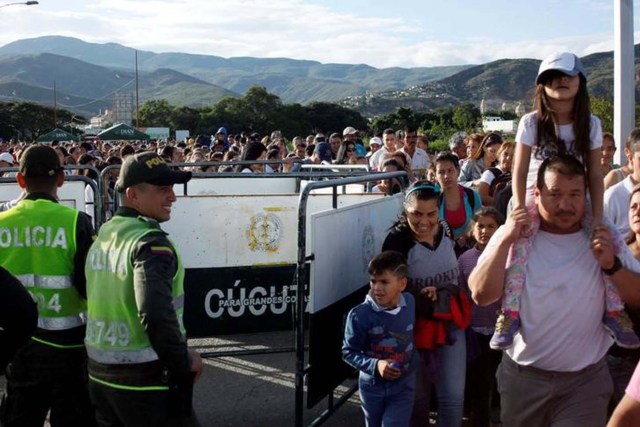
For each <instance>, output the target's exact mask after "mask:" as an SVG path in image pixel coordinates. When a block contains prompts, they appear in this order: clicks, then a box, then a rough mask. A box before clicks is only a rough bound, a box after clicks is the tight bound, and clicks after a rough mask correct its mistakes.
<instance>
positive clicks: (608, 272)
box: [601, 256, 622, 276]
mask: <svg viewBox="0 0 640 427" xmlns="http://www.w3.org/2000/svg"><path fill="white" fill-rule="evenodd" d="M621 268H622V262H621V261H620V258H618V257H617V256H614V257H613V266H612V267H611V268H601V270H602V272H603V273H604V274H606V275H607V276H612V275H614V274H615V273H617V272H618V270H620V269H621Z"/></svg>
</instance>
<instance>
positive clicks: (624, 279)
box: [0, 53, 640, 427]
mask: <svg viewBox="0 0 640 427" xmlns="http://www.w3.org/2000/svg"><path fill="white" fill-rule="evenodd" d="M534 105H535V109H534V111H533V112H531V113H529V114H527V115H525V116H524V117H522V119H521V120H520V123H519V127H518V131H517V134H516V136H515V141H507V140H504V139H503V136H502V135H500V134H498V133H487V134H480V133H472V134H466V133H464V132H456V133H455V134H454V135H452V136H451V138H450V140H449V150H447V151H442V152H439V153H430V152H429V146H428V138H427V137H426V136H424V135H420V134H419V133H418V131H417V129H415V128H413V127H411V126H405V127H403V128H402V129H396V130H394V129H385V130H384V131H383V132H382V133H381V135H380V136H374V137H372V138H370V139H369V141H368V146H365V144H364V142H363V140H362V138H361V134H360V132H358V130H357V129H355V128H353V127H346V128H345V129H344V130H343V131H342V132H341V133H338V132H335V133H329V134H328V135H329V136H328V137H327V136H325V134H322V133H317V134H313V135H309V136H307V137H306V138H303V137H300V136H296V137H294V138H293V139H292V140H291V141H290V143H287V141H286V140H285V138H284V137H283V135H282V134H281V133H280V132H279V131H274V132H272V133H271V134H270V135H268V136H264V137H261V136H260V135H258V134H256V133H240V134H229V133H228V132H227V130H226V129H225V128H220V129H219V130H218V132H217V133H216V135H215V136H213V137H211V138H208V137H197V138H192V139H188V140H187V141H182V142H178V143H176V142H175V141H172V142H159V141H146V142H144V141H137V142H112V141H105V142H103V141H92V142H82V143H74V142H59V141H53V142H52V143H51V145H50V146H42V145H33V146H31V145H26V144H23V143H20V142H15V141H1V142H0V168H2V167H11V166H18V172H9V173H13V174H14V175H15V177H16V180H17V184H18V185H19V186H20V187H21V188H22V189H23V195H22V196H21V197H20V198H19V199H16V200H13V201H10V202H7V203H5V204H4V205H2V207H1V209H0V211H4V212H0V224H1V225H2V226H3V227H5V226H6V227H9V229H11V230H14V231H13V232H12V233H9V234H7V235H5V234H2V238H1V239H0V244H1V245H2V246H3V250H2V251H0V267H2V268H1V269H0V280H2V286H0V290H1V291H2V292H5V293H6V294H2V295H0V302H2V303H6V301H9V298H11V299H12V300H15V301H16V303H15V304H9V307H7V308H6V310H7V313H8V312H9V311H11V312H12V313H13V312H15V311H16V310H15V308H16V307H20V310H19V311H20V313H19V314H15V315H12V316H11V317H9V318H7V317H6V316H3V315H2V313H0V320H1V321H2V322H3V324H1V325H0V326H1V327H2V329H1V330H0V332H1V334H0V337H1V338H2V340H3V346H2V351H1V352H0V353H1V354H0V362H2V363H3V364H4V365H6V376H7V380H8V381H7V397H6V400H5V402H4V404H3V411H2V413H3V417H4V419H3V421H4V422H5V423H6V425H9V426H10V425H42V423H43V422H44V417H45V416H46V413H47V411H49V410H50V411H51V415H50V417H51V423H52V425H75V424H73V423H74V422H81V423H82V425H94V424H95V423H97V424H98V425H104V426H106V425H151V424H153V425H164V424H168V425H177V424H176V423H178V422H179V421H177V420H181V421H180V422H182V421H185V420H188V419H191V393H192V389H193V383H194V381H195V380H196V379H197V378H198V376H199V375H200V373H201V371H202V363H201V360H200V357H199V355H198V353H197V352H195V351H193V350H191V349H189V348H188V347H187V342H186V334H185V330H184V326H183V324H182V311H183V307H184V290H183V280H184V268H183V267H182V264H181V261H180V257H179V256H178V254H177V251H176V248H175V247H174V246H173V244H172V243H171V241H170V240H169V239H167V236H166V234H165V233H164V232H163V231H162V229H161V228H160V223H162V222H164V221H167V220H169V219H170V212H171V205H172V204H173V202H175V200H176V197H175V194H174V193H173V184H176V183H184V182H187V181H188V180H189V179H191V177H192V175H193V174H194V173H229V172H238V173H247V174H253V173H289V172H297V171H299V170H300V165H302V164H324V165H326V166H327V167H328V168H331V167H335V165H353V166H358V167H360V168H364V169H367V170H369V171H373V172H376V171H384V172H388V171H405V172H406V175H404V176H400V177H397V178H394V179H391V180H383V181H380V182H377V183H376V185H375V186H373V187H372V188H371V189H370V191H372V192H380V193H385V194H389V195H391V194H396V193H401V192H402V193H403V194H404V203H403V208H402V212H401V214H400V216H399V218H398V220H397V222H396V223H395V224H393V226H392V227H391V228H390V229H389V230H388V234H387V236H386V238H385V240H384V243H383V245H382V252H381V253H380V254H378V255H376V256H375V257H374V258H373V259H372V260H371V262H370V263H369V275H370V278H371V280H370V291H369V293H368V295H367V297H366V299H365V301H364V302H363V303H362V304H361V305H359V306H357V307H355V308H354V309H353V310H351V312H350V313H349V315H348V317H347V319H346V325H345V334H344V344H343V349H342V351H343V358H344V360H345V362H346V363H348V364H350V365H352V366H353V367H355V368H356V369H358V370H359V371H360V374H359V390H360V399H361V404H362V408H363V412H364V416H365V420H366V423H367V425H368V426H384V425H394V426H409V425H410V426H426V425H429V423H430V421H429V417H430V413H431V412H433V410H437V423H438V425H439V426H443V427H448V426H454V427H455V426H461V425H462V422H463V418H465V417H467V418H468V419H469V424H470V425H474V426H491V425H492V424H493V425H495V424H497V423H500V422H501V423H502V425H504V426H508V427H511V426H527V427H528V426H541V427H542V426H549V425H563V426H581V427H586V426H594V427H595V426H603V425H605V424H606V423H607V422H609V425H611V426H614V427H619V426H624V425H640V370H637V369H636V365H637V364H638V361H639V359H640V339H638V333H639V332H640V311H639V310H638V309H637V308H636V307H638V306H640V245H639V244H638V241H639V240H638V239H639V238H640V130H638V129H635V130H633V131H632V132H631V134H630V135H629V138H628V139H627V141H626V143H625V147H624V151H625V155H626V158H627V164H626V165H625V166H623V167H620V166H619V165H615V164H613V154H614V153H615V151H616V150H617V147H616V145H615V141H614V139H613V137H612V135H611V134H608V133H602V130H601V126H600V121H599V119H598V118H597V117H595V116H593V115H592V114H591V113H590V111H589V98H588V93H587V89H586V76H585V73H584V69H583V68H582V65H581V63H580V60H579V59H578V58H577V56H575V55H573V54H570V53H562V54H556V55H554V56H552V57H550V58H547V59H545V61H543V62H542V64H541V66H540V70H539V72H538V76H537V79H536V93H535V99H534ZM190 163H193V165H190ZM66 165H81V166H85V167H86V168H85V169H83V168H79V169H77V170H75V169H65V168H64V166H66ZM110 165H119V166H120V167H119V170H118V169H114V171H113V173H111V174H108V175H107V176H106V179H107V181H108V182H107V183H106V186H105V188H106V190H107V191H105V193H104V196H105V199H104V200H103V202H104V203H105V206H111V202H112V201H113V199H114V198H115V197H117V196H118V195H119V197H120V200H121V207H120V208H119V210H118V211H115V212H111V213H110V217H111V219H110V220H109V221H107V222H106V223H105V224H104V225H103V226H102V228H101V229H100V230H99V232H98V233H97V235H96V233H94V231H93V228H92V226H91V219H90V218H89V217H88V216H87V215H85V214H84V213H82V212H78V211H77V210H73V209H70V208H66V207H65V206H62V205H60V204H58V203H57V201H56V197H57V188H58V187H59V186H61V185H62V182H63V181H64V174H70V173H79V174H82V175H85V176H87V177H89V178H91V179H94V180H98V179H99V176H98V175H97V174H98V173H99V172H100V171H101V170H103V169H104V168H106V167H107V166H110ZM0 173H1V172H0ZM4 176H8V175H7V172H5V174H4ZM86 197H87V201H89V199H90V194H89V193H86ZM90 201H91V202H94V201H93V199H91V200H90ZM24 242H27V244H25V243H24ZM5 270H6V271H5ZM9 273H10V274H9ZM16 280H19V281H20V283H22V284H23V285H24V286H25V287H26V288H27V289H28V290H29V291H30V293H31V296H32V297H33V299H34V300H35V302H36V304H35V305H37V322H36V319H35V316H34V315H35V312H34V310H35V307H34V304H33V303H31V301H30V300H29V298H28V297H25V296H26V295H27V294H26V293H25V292H23V293H22V294H21V293H20V287H19V286H15V285H16V283H19V282H16ZM5 283H6V286H5ZM107 285H108V286H107ZM3 307H4V306H3ZM3 310H4V309H3ZM85 312H86V313H87V316H84V313H85ZM20 316H21V317H20ZM17 319H20V321H19V322H17V323H16V320H17ZM16 324H18V327H16ZM29 336H31V339H30V340H29V339H28V337H29ZM25 337H26V338H25ZM87 362H88V375H89V381H88V387H87V384H86V382H85V379H86V377H85V371H84V369H85V366H86V364H87ZM634 371H635V373H634ZM87 389H88V392H86V393H85V392H83V390H84V391H87ZM34 402H37V405H34ZM69 402H72V404H73V405H72V406H73V407H71V406H70V405H69ZM434 402H435V403H436V406H433V403H434ZM614 409H615V410H614ZM149 423H151V424H149Z"/></svg>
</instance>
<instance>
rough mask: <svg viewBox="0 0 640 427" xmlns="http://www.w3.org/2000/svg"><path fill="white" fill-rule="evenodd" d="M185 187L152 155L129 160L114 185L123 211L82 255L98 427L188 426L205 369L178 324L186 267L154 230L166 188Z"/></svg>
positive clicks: (167, 212) (164, 216) (161, 217)
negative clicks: (197, 381)
mask: <svg viewBox="0 0 640 427" xmlns="http://www.w3.org/2000/svg"><path fill="white" fill-rule="evenodd" d="M189 179H191V172H184V171H177V170H172V169H170V168H169V166H167V164H166V163H165V160H164V159H163V158H162V157H160V156H158V155H157V154H155V153H152V152H145V153H140V154H136V155H133V156H130V157H128V158H127V159H126V160H125V161H124V163H123V165H122V168H121V170H120V175H119V178H118V183H117V184H116V188H117V190H118V192H119V193H121V195H122V207H121V208H120V209H119V210H118V212H117V213H116V214H115V215H114V217H113V218H112V219H111V220H110V221H108V222H107V223H105V224H104V225H103V226H102V228H101V229H100V232H99V233H98V238H97V239H96V241H95V242H94V244H93V246H92V247H91V250H90V251H89V255H88V258H87V264H86V274H87V293H88V325H87V336H86V345H87V352H88V354H89V378H90V380H89V389H90V394H91V400H92V402H93V403H94V405H95V407H96V418H97V420H98V424H99V425H104V426H113V425H125V426H160V425H183V424H187V423H190V422H193V418H190V417H189V416H190V414H191V397H192V390H193V383H194V381H195V379H196V378H197V377H198V376H199V375H200V373H201V370H202V361H201V359H200V356H199V354H198V353H197V352H195V351H193V350H189V349H188V348H187V342H186V339H185V330H184V327H183V324H182V311H183V305H184V291H183V279H184V268H183V267H182V264H181V262H180V257H179V256H178V253H177V252H176V249H175V247H174V246H173V244H172V243H171V241H170V240H169V239H168V238H167V234H166V233H165V232H163V231H162V229H161V228H160V223H161V222H164V221H167V220H169V218H170V216H171V205H172V204H173V202H175V201H176V196H175V194H174V192H173V185H174V184H177V183H185V182H187V181H188V180H189Z"/></svg>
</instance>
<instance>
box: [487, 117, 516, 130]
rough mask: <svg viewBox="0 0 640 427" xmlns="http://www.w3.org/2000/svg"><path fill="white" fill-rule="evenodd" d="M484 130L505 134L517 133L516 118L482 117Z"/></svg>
mask: <svg viewBox="0 0 640 427" xmlns="http://www.w3.org/2000/svg"><path fill="white" fill-rule="evenodd" d="M482 130H483V131H484V132H485V133H486V132H501V133H504V134H514V133H516V122H515V121H514V120H503V119H502V118H500V117H495V116H487V117H483V118H482Z"/></svg>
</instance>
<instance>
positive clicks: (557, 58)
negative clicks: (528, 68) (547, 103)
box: [536, 52, 587, 84]
mask: <svg viewBox="0 0 640 427" xmlns="http://www.w3.org/2000/svg"><path fill="white" fill-rule="evenodd" d="M547 71H560V72H562V73H564V74H566V75H568V76H572V77H573V76H576V75H578V74H582V77H584V78H585V79H586V78H587V76H586V75H585V73H584V67H583V66H582V62H580V58H578V57H577V56H576V55H575V54H573V53H570V52H556V53H553V54H551V55H549V56H547V57H546V58H545V59H544V60H543V61H542V63H541V64H540V68H539V69H538V76H537V77H536V84H539V83H540V81H541V80H542V79H541V77H542V75H543V74H544V73H546V72H547Z"/></svg>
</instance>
